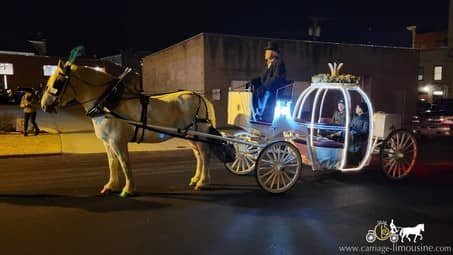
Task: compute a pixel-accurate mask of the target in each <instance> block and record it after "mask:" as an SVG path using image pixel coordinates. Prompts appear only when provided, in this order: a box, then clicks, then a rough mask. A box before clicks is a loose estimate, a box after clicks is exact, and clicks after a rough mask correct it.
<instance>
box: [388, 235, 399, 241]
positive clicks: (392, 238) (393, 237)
mask: <svg viewBox="0 0 453 255" xmlns="http://www.w3.org/2000/svg"><path fill="white" fill-rule="evenodd" d="M399 239H400V238H399V236H398V235H397V234H391V235H390V242H392V243H397V242H398V240H399Z"/></svg>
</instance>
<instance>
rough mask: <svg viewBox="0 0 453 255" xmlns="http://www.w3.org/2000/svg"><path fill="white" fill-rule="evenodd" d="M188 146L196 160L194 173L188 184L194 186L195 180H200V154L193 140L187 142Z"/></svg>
mask: <svg viewBox="0 0 453 255" xmlns="http://www.w3.org/2000/svg"><path fill="white" fill-rule="evenodd" d="M189 144H190V147H191V148H192V151H193V155H194V157H195V160H196V161H197V166H196V168H195V175H194V176H193V177H192V178H191V179H190V182H189V186H195V184H197V182H198V181H199V180H200V175H201V154H200V151H199V150H198V146H197V144H196V143H194V142H189Z"/></svg>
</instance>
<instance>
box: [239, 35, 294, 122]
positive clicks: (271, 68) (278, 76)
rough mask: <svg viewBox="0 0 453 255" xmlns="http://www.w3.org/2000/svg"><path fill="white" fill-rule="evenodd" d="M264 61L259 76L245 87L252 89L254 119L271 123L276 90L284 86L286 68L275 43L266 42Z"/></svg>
mask: <svg viewBox="0 0 453 255" xmlns="http://www.w3.org/2000/svg"><path fill="white" fill-rule="evenodd" d="M264 59H265V61H266V64H265V66H264V69H263V71H262V73H261V75H260V76H259V77H257V78H255V79H253V80H251V81H250V82H249V83H247V86H246V87H247V88H248V87H250V86H251V87H252V89H253V108H254V110H255V119H256V120H262V121H267V122H272V118H273V114H274V108H275V102H276V93H277V89H279V88H281V87H283V86H285V84H286V68H285V64H284V63H283V60H282V59H281V57H280V50H279V48H278V44H277V43H276V42H273V41H272V42H268V44H267V46H266V48H264Z"/></svg>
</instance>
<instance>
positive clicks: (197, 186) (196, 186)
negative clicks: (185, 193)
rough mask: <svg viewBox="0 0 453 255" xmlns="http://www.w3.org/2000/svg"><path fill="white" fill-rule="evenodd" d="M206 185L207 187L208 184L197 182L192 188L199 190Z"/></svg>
mask: <svg viewBox="0 0 453 255" xmlns="http://www.w3.org/2000/svg"><path fill="white" fill-rule="evenodd" d="M206 187H208V184H197V185H195V188H194V190H195V191H200V190H203V189H205V188H206Z"/></svg>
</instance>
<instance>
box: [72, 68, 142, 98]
mask: <svg viewBox="0 0 453 255" xmlns="http://www.w3.org/2000/svg"><path fill="white" fill-rule="evenodd" d="M73 66H74V67H73V68H72V69H73V71H74V72H75V73H76V75H77V76H78V77H79V78H83V79H84V80H87V81H89V82H90V83H91V84H94V85H102V84H106V83H108V82H110V81H113V80H115V79H117V77H115V76H113V75H111V74H109V73H107V72H104V71H102V70H96V69H94V68H91V67H88V66H77V65H73ZM124 81H125V83H126V84H128V85H129V86H130V89H132V90H133V91H135V92H136V93H139V92H140V90H141V88H140V82H141V77H140V74H138V73H136V72H130V73H129V74H128V75H127V76H126V77H125V78H124Z"/></svg>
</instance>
